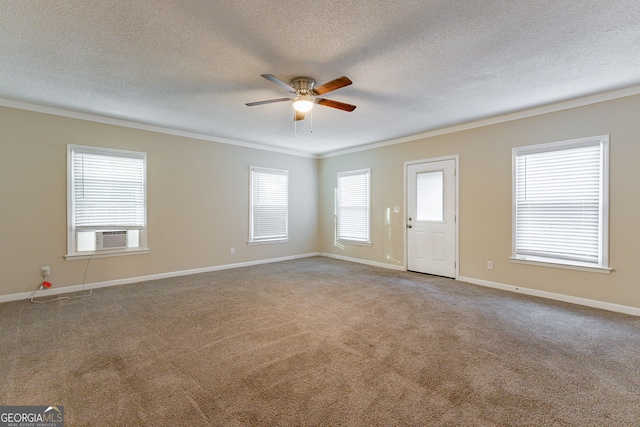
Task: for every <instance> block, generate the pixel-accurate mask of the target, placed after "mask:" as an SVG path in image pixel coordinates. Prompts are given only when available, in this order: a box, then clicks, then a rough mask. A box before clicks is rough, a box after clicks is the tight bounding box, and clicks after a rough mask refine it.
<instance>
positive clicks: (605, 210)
mask: <svg viewBox="0 0 640 427" xmlns="http://www.w3.org/2000/svg"><path fill="white" fill-rule="evenodd" d="M594 146H598V147H599V149H600V156H601V157H600V160H601V167H602V168H601V169H600V172H601V178H600V179H601V181H600V189H599V194H600V211H599V216H600V223H599V227H598V228H599V238H598V241H599V250H598V252H599V263H598V264H597V265H593V264H588V263H582V262H578V261H572V260H562V259H559V258H551V257H549V258H544V257H540V256H525V255H522V254H518V253H516V221H517V218H516V215H517V195H516V192H517V185H518V182H517V167H516V162H517V159H518V157H519V156H526V155H530V154H537V153H549V152H554V151H556V150H558V151H562V150H570V149H575V148H582V147H594ZM509 259H510V260H511V262H514V263H521V264H531V265H542V266H546V267H556V268H566V269H573V270H581V271H593V272H598V273H606V274H608V273H610V272H611V270H612V269H611V268H610V266H609V134H604V135H596V136H589V137H583V138H575V139H569V140H564V141H554V142H547V143H541V144H533V145H526V146H520V147H514V148H512V149H511V257H510V258H509Z"/></svg>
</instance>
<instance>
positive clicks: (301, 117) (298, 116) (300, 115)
mask: <svg viewBox="0 0 640 427" xmlns="http://www.w3.org/2000/svg"><path fill="white" fill-rule="evenodd" d="M295 111H296V117H295V118H294V120H295V121H296V122H297V121H298V120H304V113H303V112H302V111H298V110H295Z"/></svg>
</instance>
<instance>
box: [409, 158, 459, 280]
mask: <svg viewBox="0 0 640 427" xmlns="http://www.w3.org/2000/svg"><path fill="white" fill-rule="evenodd" d="M443 160H453V161H454V162H455V172H454V174H453V176H454V177H455V192H456V195H455V205H456V208H455V213H454V215H455V222H456V223H455V246H456V247H455V279H456V280H458V279H459V278H460V155H458V154H454V155H451V156H442V157H431V158H428V159H419V160H409V161H406V162H404V166H403V167H404V171H403V174H404V180H403V193H402V197H403V202H404V219H403V220H402V227H403V231H404V232H403V233H402V236H403V246H404V250H403V253H404V269H405V271H408V270H409V247H408V242H407V233H408V229H407V221H408V216H409V206H408V203H409V201H408V197H407V190H408V189H407V178H408V169H409V165H416V164H420V163H432V162H440V161H443Z"/></svg>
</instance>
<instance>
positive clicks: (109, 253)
mask: <svg viewBox="0 0 640 427" xmlns="http://www.w3.org/2000/svg"><path fill="white" fill-rule="evenodd" d="M149 252H151V249H149V248H140V249H137V248H136V249H131V248H127V249H119V250H105V251H95V252H89V253H84V252H77V253H75V254H74V255H65V256H64V259H66V260H67V261H75V260H79V259H89V258H110V257H114V256H129V255H144V254H148V253H149Z"/></svg>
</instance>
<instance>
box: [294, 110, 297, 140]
mask: <svg viewBox="0 0 640 427" xmlns="http://www.w3.org/2000/svg"><path fill="white" fill-rule="evenodd" d="M293 136H298V121H297V120H296V113H295V112H294V113H293Z"/></svg>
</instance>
